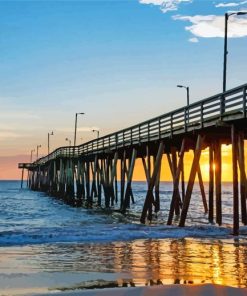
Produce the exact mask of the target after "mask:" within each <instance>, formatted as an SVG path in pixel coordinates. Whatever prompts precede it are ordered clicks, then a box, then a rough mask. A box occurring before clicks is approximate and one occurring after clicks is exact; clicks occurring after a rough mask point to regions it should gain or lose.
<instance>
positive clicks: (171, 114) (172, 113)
mask: <svg viewBox="0 0 247 296" xmlns="http://www.w3.org/2000/svg"><path fill="white" fill-rule="evenodd" d="M172 136H173V113H172V114H171V137H172Z"/></svg>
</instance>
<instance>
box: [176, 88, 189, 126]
mask: <svg viewBox="0 0 247 296" xmlns="http://www.w3.org/2000/svg"><path fill="white" fill-rule="evenodd" d="M177 87H179V88H185V89H186V93H187V107H189V105H190V88H189V86H184V85H180V84H178V85H177ZM185 115H186V122H187V124H188V123H189V108H188V109H187V111H186V114H185Z"/></svg>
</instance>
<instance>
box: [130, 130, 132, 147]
mask: <svg viewBox="0 0 247 296" xmlns="http://www.w3.org/2000/svg"><path fill="white" fill-rule="evenodd" d="M130 144H131V145H132V128H131V129H130Z"/></svg>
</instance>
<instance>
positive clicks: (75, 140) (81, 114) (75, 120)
mask: <svg viewBox="0 0 247 296" xmlns="http://www.w3.org/2000/svg"><path fill="white" fill-rule="evenodd" d="M78 114H81V115H84V114H85V113H83V112H81V113H76V114H75V134H74V147H75V145H76V131H77V115H78Z"/></svg>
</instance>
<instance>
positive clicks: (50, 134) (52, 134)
mask: <svg viewBox="0 0 247 296" xmlns="http://www.w3.org/2000/svg"><path fill="white" fill-rule="evenodd" d="M50 136H54V133H53V131H52V132H51V133H48V154H50Z"/></svg>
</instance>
